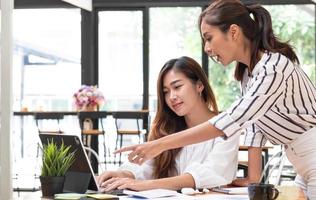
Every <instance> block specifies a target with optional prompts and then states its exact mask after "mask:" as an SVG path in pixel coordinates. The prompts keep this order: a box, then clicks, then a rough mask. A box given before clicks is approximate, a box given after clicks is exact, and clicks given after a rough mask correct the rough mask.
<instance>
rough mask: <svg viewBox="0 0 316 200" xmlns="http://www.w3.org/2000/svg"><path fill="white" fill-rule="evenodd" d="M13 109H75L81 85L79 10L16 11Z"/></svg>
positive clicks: (14, 17)
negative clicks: (74, 100) (75, 97)
mask: <svg viewBox="0 0 316 200" xmlns="http://www.w3.org/2000/svg"><path fill="white" fill-rule="evenodd" d="M13 14H14V16H13V19H14V21H13V35H14V60H13V79H14V81H13V88H14V89H13V91H14V110H21V109H22V108H24V109H26V108H27V109H28V110H46V111H47V110H55V111H56V110H62V111H65V110H72V95H73V93H74V92H75V91H76V90H77V89H78V88H79V86H80V84H81V83H80V82H81V81H80V78H81V76H80V75H81V64H80V62H81V61H80V54H81V45H80V44H81V35H80V33H81V31H80V29H81V26H80V20H81V15H80V10H79V9H16V10H14V13H13Z"/></svg>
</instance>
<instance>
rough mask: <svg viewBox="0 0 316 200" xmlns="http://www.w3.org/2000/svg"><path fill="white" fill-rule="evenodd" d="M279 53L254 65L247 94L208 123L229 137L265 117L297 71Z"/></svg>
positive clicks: (247, 86)
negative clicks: (288, 79) (292, 74)
mask: <svg viewBox="0 0 316 200" xmlns="http://www.w3.org/2000/svg"><path fill="white" fill-rule="evenodd" d="M289 63H290V62H289V60H288V59H287V58H286V57H284V56H282V55H281V54H279V53H275V54H270V53H269V54H265V56H264V57H263V58H262V59H261V60H260V61H259V62H258V64H257V65H256V66H255V68H254V70H253V72H252V75H251V77H250V79H249V81H248V82H247V84H246V86H245V87H246V88H247V89H246V90H245V93H244V95H243V96H242V97H241V98H240V99H238V100H237V101H235V102H234V103H233V104H232V106H231V107H230V108H229V109H227V110H226V111H224V112H222V113H221V114H219V115H218V116H215V117H213V118H212V119H210V120H209V123H210V124H212V125H213V126H215V127H216V128H217V129H219V130H221V131H223V132H224V134H225V136H226V137H230V136H232V135H234V134H236V133H237V132H239V131H241V130H242V129H245V128H247V127H248V126H250V125H251V124H253V123H255V122H256V121H257V120H258V119H260V117H262V116H263V115H264V114H265V113H266V112H267V111H268V110H269V109H270V108H271V107H272V106H273V105H274V104H275V103H276V102H277V101H278V100H279V97H280V96H281V95H282V94H283V92H284V91H285V88H286V80H287V78H288V77H289V76H290V74H291V73H292V72H293V70H294V66H293V65H292V64H289Z"/></svg>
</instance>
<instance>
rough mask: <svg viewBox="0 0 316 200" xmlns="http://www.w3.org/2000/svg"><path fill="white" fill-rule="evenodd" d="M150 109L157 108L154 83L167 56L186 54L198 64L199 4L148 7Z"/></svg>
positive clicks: (168, 57) (199, 43)
mask: <svg viewBox="0 0 316 200" xmlns="http://www.w3.org/2000/svg"><path fill="white" fill-rule="evenodd" d="M149 13H150V17H149V18H150V24H149V27H150V33H149V35H150V37H149V38H150V41H149V63H150V70H149V72H150V74H149V96H150V100H149V101H150V105H149V110H150V111H153V112H155V111H156V108H157V105H156V104H157V89H156V85H157V84H156V83H157V78H158V74H159V71H160V69H161V68H162V66H163V65H164V64H165V63H166V62H167V61H168V60H170V59H173V58H178V57H181V56H189V57H192V58H193V59H195V60H196V61H197V62H198V63H200V64H201V60H202V59H201V56H202V53H201V49H202V43H201V39H200V33H199V28H198V25H197V22H198V16H199V14H200V13H201V8H200V7H166V8H161V7H160V8H150V12H149Z"/></svg>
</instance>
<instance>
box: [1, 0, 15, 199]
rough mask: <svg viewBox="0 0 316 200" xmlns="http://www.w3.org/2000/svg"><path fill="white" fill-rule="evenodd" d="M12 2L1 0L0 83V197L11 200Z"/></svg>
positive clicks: (11, 0) (10, 0)
mask: <svg viewBox="0 0 316 200" xmlns="http://www.w3.org/2000/svg"><path fill="white" fill-rule="evenodd" d="M13 2H14V1H13V0H9V1H8V0H1V2H0V5H1V6H0V8H1V14H0V17H1V35H0V36H1V37H0V38H1V40H0V44H1V45H0V48H1V49H0V50H1V51H0V60H1V66H0V68H1V71H0V73H1V76H0V79H1V82H0V197H1V199H5V200H10V199H12V174H11V163H12V162H11V135H12V125H11V120H12V116H13V115H12V54H13V48H12V44H13V43H12V12H13Z"/></svg>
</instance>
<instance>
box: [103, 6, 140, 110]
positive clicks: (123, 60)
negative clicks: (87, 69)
mask: <svg viewBox="0 0 316 200" xmlns="http://www.w3.org/2000/svg"><path fill="white" fill-rule="evenodd" d="M98 17H99V33H98V34H99V87H100V90H101V91H102V92H103V94H104V95H105V98H106V104H105V108H103V109H106V110H140V109H142V101H143V38H142V37H143V28H142V27H143V26H142V11H100V12H99V14H98Z"/></svg>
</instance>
